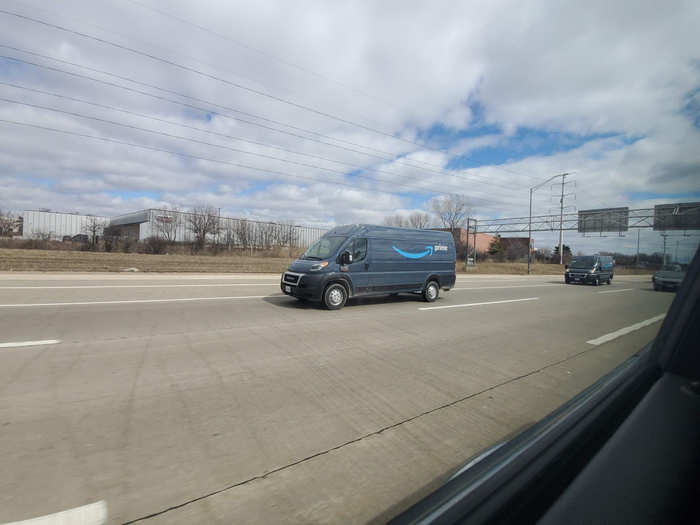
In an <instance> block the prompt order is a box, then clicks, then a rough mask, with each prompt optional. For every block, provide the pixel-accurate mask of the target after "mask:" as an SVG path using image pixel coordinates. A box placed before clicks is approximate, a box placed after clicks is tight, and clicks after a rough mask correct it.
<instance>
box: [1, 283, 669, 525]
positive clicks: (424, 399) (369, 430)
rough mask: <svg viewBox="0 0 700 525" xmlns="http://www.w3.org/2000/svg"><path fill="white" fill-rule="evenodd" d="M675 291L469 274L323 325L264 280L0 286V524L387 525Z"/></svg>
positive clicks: (644, 327) (648, 331) (628, 334)
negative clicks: (67, 520) (429, 295)
mask: <svg viewBox="0 0 700 525" xmlns="http://www.w3.org/2000/svg"><path fill="white" fill-rule="evenodd" d="M673 297H674V294H673V293H668V292H654V291H653V290H652V289H651V286H650V282H649V277H648V276H644V277H637V276H616V277H615V279H614V281H613V284H612V285H610V286H605V285H603V286H600V287H594V286H581V285H568V286H567V285H564V284H563V283H562V277H561V276H460V277H459V278H458V281H457V284H456V287H455V289H454V290H452V291H450V292H447V293H445V292H443V293H442V294H441V297H440V298H439V299H438V301H436V302H435V303H425V302H422V301H421V300H420V298H418V297H414V296H410V295H405V296H398V297H381V298H368V299H358V300H350V301H349V303H348V305H347V306H346V307H345V308H344V309H342V310H340V311H333V312H331V311H327V310H324V309H322V308H320V307H318V306H315V305H313V304H306V303H301V302H299V301H297V300H296V299H293V298H290V297H287V296H284V295H283V294H281V293H280V290H279V276H276V275H264V274H260V275H257V274H256V275H252V274H248V275H163V274H159V275H153V274H69V273H66V274H19V273H5V274H0V470H1V471H2V473H3V475H2V476H0V523H6V522H12V521H20V520H27V519H30V518H34V517H38V516H45V515H53V516H54V518H55V519H59V518H60V517H61V516H63V517H66V516H69V517H70V516H77V515H80V516H82V517H83V518H85V520H87V521H86V522H90V523H101V522H106V523H129V522H134V521H137V522H143V523H200V522H201V523H222V524H228V523H237V522H238V523H257V522H259V523H278V522H281V523H365V522H368V521H369V522H382V521H385V520H386V519H388V518H390V517H392V516H393V515H394V514H396V513H397V512H399V511H400V510H402V509H403V508H405V507H406V506H408V505H410V504H411V503H412V502H414V501H415V500H416V499H417V498H419V497H421V496H422V495H424V494H426V493H427V491H429V490H430V489H431V488H434V487H435V486H436V485H437V484H438V483H440V482H441V481H442V480H444V479H445V477H446V476H449V474H451V473H452V472H453V471H454V470H455V469H457V468H459V466H460V465H462V464H463V463H464V462H465V461H466V460H467V459H468V458H469V457H470V456H472V455H474V454H476V453H478V452H479V451H480V450H482V449H484V448H485V447H488V446H489V445H491V444H493V443H494V442H496V441H497V440H499V439H502V438H504V437H507V436H509V435H512V434H513V433H514V432H517V431H519V430H521V429H523V428H525V427H526V426H527V425H530V424H532V423H533V422H535V421H537V420H538V419H540V418H541V417H543V416H545V415H546V414H547V413H548V412H550V411H551V410H553V409H554V408H556V407H557V406H559V405H560V404H561V403H563V402H564V401H566V400H568V399H570V398H571V397H572V396H573V395H575V394H576V393H578V392H579V391H581V390H582V389H584V388H585V387H587V386H588V385H590V384H591V383H592V382H594V381H595V380H596V379H597V378H599V377H600V376H601V375H603V374H605V373H606V372H608V371H610V370H611V369H612V368H614V367H615V366H616V365H617V364H619V363H620V362H622V361H623V360H625V359H626V358H627V357H629V356H630V355H632V354H634V353H635V352H637V351H638V350H640V349H641V348H642V346H643V345H644V344H646V343H647V342H648V341H650V340H651V339H653V337H654V335H655V334H656V332H657V331H658V329H659V326H660V325H661V321H662V319H663V314H664V313H665V312H666V311H667V309H668V307H669V305H670V303H671V301H672V300H673ZM60 512H64V513H68V514H59V515H57V514H56V513H60ZM71 513H72V514H71ZM57 516H58V517H57ZM90 520H92V521H90Z"/></svg>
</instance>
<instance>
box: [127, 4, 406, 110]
mask: <svg viewBox="0 0 700 525" xmlns="http://www.w3.org/2000/svg"><path fill="white" fill-rule="evenodd" d="M127 1H128V2H129V3H131V4H134V5H136V6H139V7H141V8H142V9H147V10H148V11H151V12H152V13H158V14H160V15H162V16H164V17H167V18H170V19H172V20H177V21H178V22H180V23H182V24H186V25H189V26H192V27H195V28H197V29H199V30H200V31H203V32H205V33H208V34H210V35H213V36H215V37H217V38H220V39H222V40H225V41H227V42H230V43H232V44H235V45H237V46H240V47H242V48H244V49H247V50H248V51H253V52H254V53H258V54H259V55H261V56H264V57H265V58H268V59H270V60H274V61H276V62H278V63H280V64H283V65H285V66H288V67H291V68H294V69H297V70H299V71H302V72H304V73H306V74H309V75H313V76H314V77H316V78H321V79H323V80H326V81H327V82H332V83H333V84H337V85H338V86H341V87H344V88H346V89H349V90H350V91H352V92H353V93H356V94H358V95H362V96H363V97H367V98H369V99H372V100H374V101H375V102H381V103H382V104H388V105H390V106H393V107H396V105H395V104H393V103H392V102H391V101H390V100H387V99H385V98H382V97H379V96H377V95H373V94H372V93H367V92H366V91H364V90H362V89H359V88H357V87H355V86H352V85H350V84H347V83H345V82H341V81H340V80H337V79H334V78H332V77H330V76H328V75H326V74H324V73H319V72H318V71H314V70H313V69H311V68H308V67H305V66H302V65H300V64H297V63H295V62H292V61H290V60H286V59H284V58H281V57H279V56H277V55H275V54H273V53H270V52H268V51H264V50H262V49H259V48H257V47H254V46H251V45H249V44H247V43H245V42H243V41H242V40H239V39H236V38H231V37H230V36H228V35H225V34H223V33H219V32H218V31H215V30H213V29H211V28H209V27H206V26H203V25H201V24H198V23H196V22H193V21H192V20H188V19H187V18H184V17H181V16H178V15H176V14H173V13H171V12H169V11H165V10H163V9H158V8H157V7H153V6H150V5H147V4H144V3H143V2H137V1H136V0H127Z"/></svg>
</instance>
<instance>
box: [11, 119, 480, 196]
mask: <svg viewBox="0 0 700 525" xmlns="http://www.w3.org/2000/svg"><path fill="white" fill-rule="evenodd" d="M0 122H3V123H5V124H11V125H15V126H23V127H29V128H34V129H42V130H45V131H51V132H55V133H61V134H64V135H72V136H76V137H82V138H87V139H91V140H98V141H102V142H108V143H112V144H119V145H122V146H128V147H133V148H139V149H144V150H148V151H155V152H159V153H166V154H169V155H175V156H178V157H183V158H189V159H194V160H201V161H204V162H211V163H214V164H221V165H228V166H234V167H237V168H243V169H250V170H253V171H259V172H261V173H267V174H270V175H278V176H283V177H291V178H295V179H304V180H308V181H311V182H316V183H319V184H331V185H337V186H345V187H348V188H351V189H353V190H355V191H368V190H367V188H362V187H358V186H357V185H356V184H350V183H347V182H342V181H337V180H327V179H326V180H322V179H317V178H314V177H309V176H306V175H299V174H296V173H286V172H282V171H277V170H272V169H268V168H259V167H257V166H250V165H248V164H242V163H239V162H233V161H227V160H221V159H212V158H210V157H203V156H200V155H193V154H190V153H184V152H180V151H174V150H169V149H164V148H156V147H153V146H146V145H144V144H136V143H134V142H128V141H124V140H119V139H113V138H109V137H101V136H98V135H89V134H87V133H80V132H77V131H69V130H65V129H59V128H54V127H50V126H44V125H41V124H31V123H28V122H19V121H16V120H9V119H0ZM371 180H372V181H373V182H380V181H377V180H375V179H371ZM387 184H389V185H391V186H396V185H400V184H396V183H393V182H388V183H387ZM371 191H375V192H378V193H384V194H387V195H394V196H396V195H400V194H401V193H417V191H416V190H415V189H413V190H411V191H407V192H398V191H388V190H380V189H376V188H374V189H372V190H371ZM428 193H429V194H432V195H447V194H446V193H443V192H433V191H431V192H428ZM472 200H473V201H481V202H489V200H488V199H484V198H481V197H476V198H473V199H472Z"/></svg>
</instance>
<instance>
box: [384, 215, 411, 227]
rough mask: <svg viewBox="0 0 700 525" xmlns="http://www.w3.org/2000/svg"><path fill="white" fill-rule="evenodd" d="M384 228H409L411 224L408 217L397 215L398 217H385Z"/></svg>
mask: <svg viewBox="0 0 700 525" xmlns="http://www.w3.org/2000/svg"><path fill="white" fill-rule="evenodd" d="M384 226H394V227H396V228H408V227H409V226H410V223H409V221H408V219H407V218H406V217H404V216H403V215H401V214H400V213H397V214H396V215H388V216H386V217H384Z"/></svg>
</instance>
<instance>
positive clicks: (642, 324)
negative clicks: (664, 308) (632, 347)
mask: <svg viewBox="0 0 700 525" xmlns="http://www.w3.org/2000/svg"><path fill="white" fill-rule="evenodd" d="M664 317H666V314H661V315H657V316H654V317H652V318H651V319H647V320H645V321H640V322H639V323H635V324H632V325H630V326H625V327H624V328H620V329H619V330H615V331H614V332H610V333H609V334H605V335H601V336H600V337H597V338H596V339H591V340H590V341H586V342H587V343H588V344H589V345H595V346H598V345H602V344H603V343H607V342H608V341H612V340H613V339H617V338H618V337H622V336H623V335H627V334H629V333H631V332H634V331H635V330H639V329H640V328H644V327H645V326H649V325H650V324H654V323H656V322H657V321H661V319H663V318H664Z"/></svg>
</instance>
